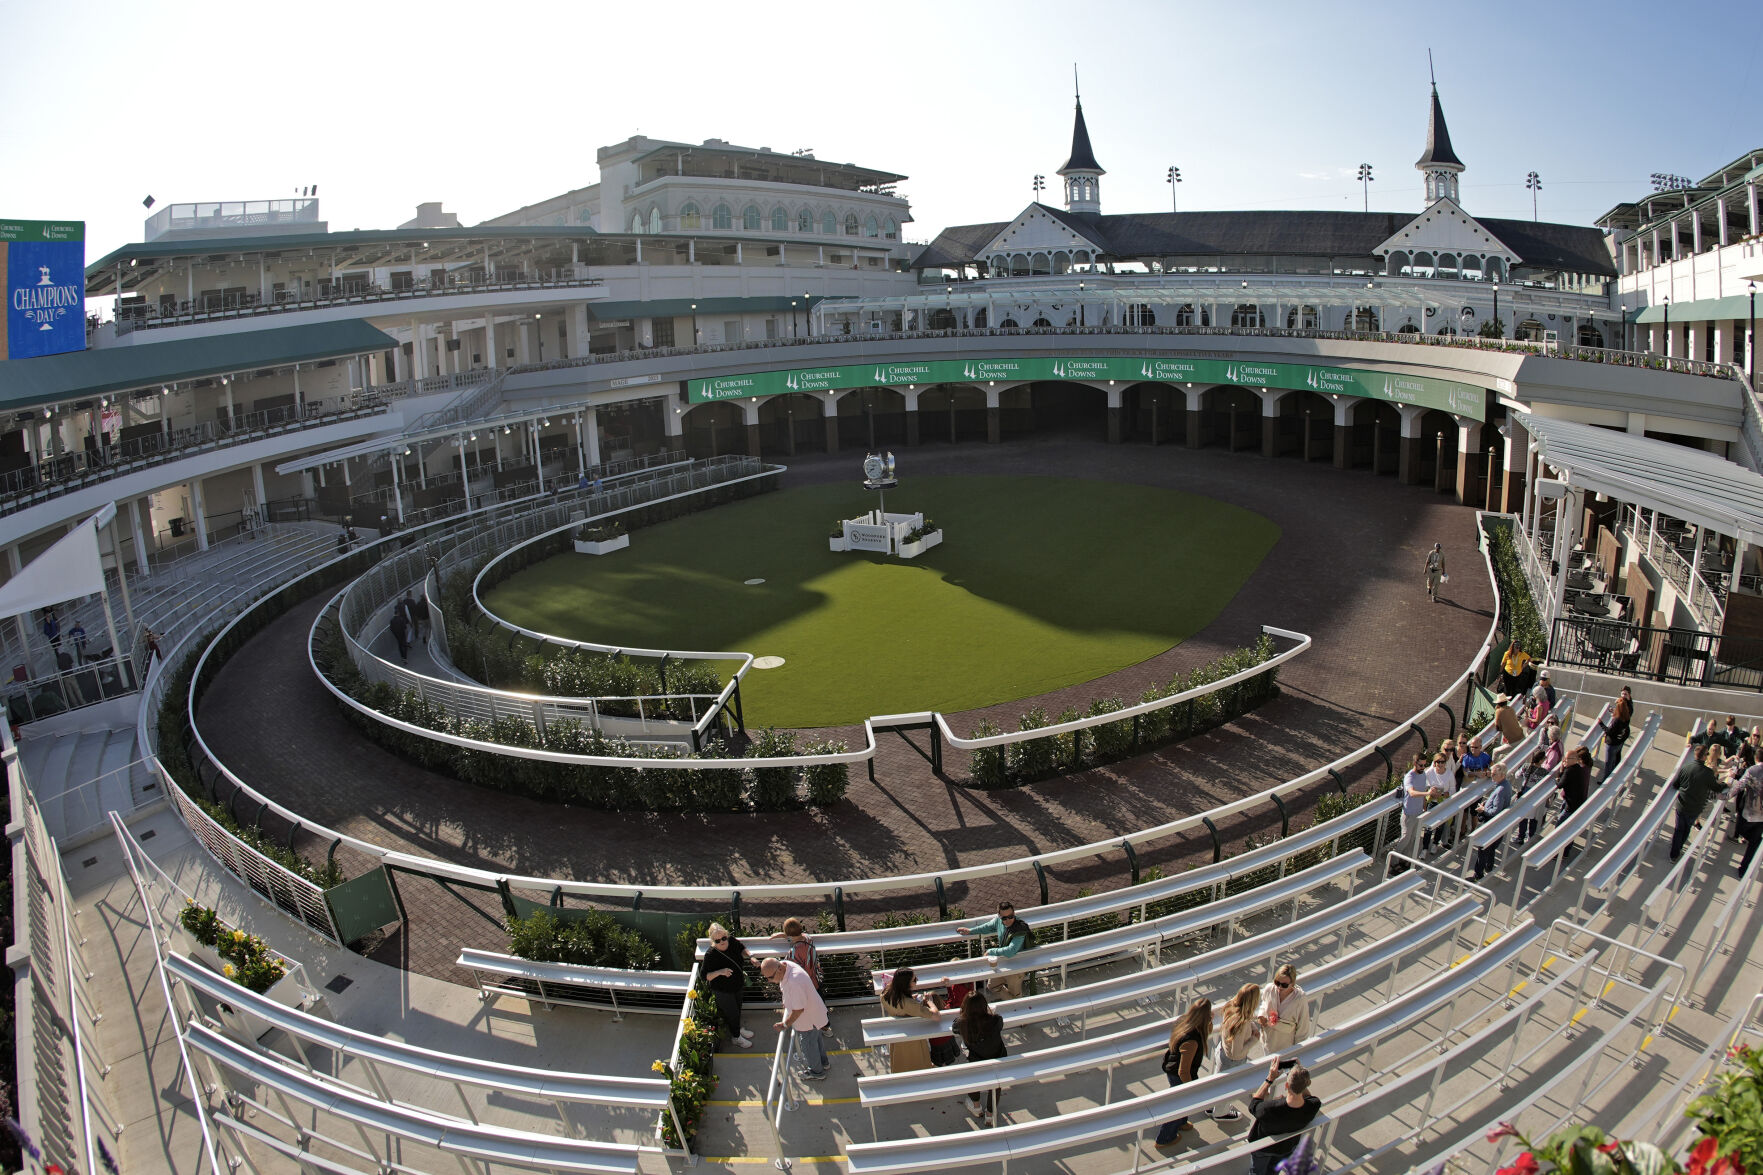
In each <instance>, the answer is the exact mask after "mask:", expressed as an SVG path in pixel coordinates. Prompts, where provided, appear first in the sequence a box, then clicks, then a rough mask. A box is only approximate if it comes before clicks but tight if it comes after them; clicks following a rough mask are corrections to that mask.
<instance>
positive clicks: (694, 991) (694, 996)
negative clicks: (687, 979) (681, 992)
mask: <svg viewBox="0 0 1763 1175" xmlns="http://www.w3.org/2000/svg"><path fill="white" fill-rule="evenodd" d="M686 998H687V999H689V1000H695V999H697V998H698V989H697V988H695V987H694V988H693V989H692V990H691V991H688V992H687V993H686Z"/></svg>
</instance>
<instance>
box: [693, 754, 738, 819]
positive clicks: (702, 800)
mask: <svg viewBox="0 0 1763 1175" xmlns="http://www.w3.org/2000/svg"><path fill="white" fill-rule="evenodd" d="M699 758H703V759H733V758H739V756H737V755H736V754H735V753H734V751H733V750H732V749H731V748H730V747H729V746H728V744H727V743H724V742H723V741H722V740H721V739H712V740H710V741H709V742H708V743H706V744H705V745H704V751H703V753H702V754H701V755H700V756H699ZM690 774H691V776H692V779H693V781H694V782H693V786H694V787H696V788H697V799H698V807H699V808H700V809H702V810H703V811H706V812H739V811H741V810H742V809H744V808H745V807H746V806H747V773H746V772H745V771H743V770H741V769H740V768H739V767H713V768H709V769H706V770H703V771H693V772H691V773H690Z"/></svg>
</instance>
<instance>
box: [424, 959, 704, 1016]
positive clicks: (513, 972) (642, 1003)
mask: <svg viewBox="0 0 1763 1175" xmlns="http://www.w3.org/2000/svg"><path fill="white" fill-rule="evenodd" d="M457 965H458V966H460V967H464V968H466V969H467V970H469V971H470V972H471V974H472V978H473V980H474V981H475V982H476V983H477V987H478V998H479V999H480V1000H487V999H489V997H490V996H491V995H512V996H519V997H520V998H521V999H524V1000H527V1001H529V1002H534V1003H542V1004H544V1005H545V1007H546V1008H547V1009H549V1008H550V1007H551V1005H552V1004H573V1005H576V1006H578V1007H583V1008H609V1009H611V1011H612V1014H613V1017H614V1019H619V1018H622V1016H623V1013H625V1012H658V1013H662V1014H665V1015H669V1016H672V1015H677V1014H678V1013H679V1010H680V1006H681V1004H682V1003H684V1001H685V998H686V992H688V991H690V990H691V987H692V973H691V972H690V971H623V970H620V969H618V968H616V967H583V966H580V965H578V964H575V963H535V962H533V961H532V960H531V959H521V958H517V957H516V956H514V955H499V954H496V953H495V952H493V951H479V950H472V949H470V948H467V949H465V950H462V951H460V952H459V958H458V960H457Z"/></svg>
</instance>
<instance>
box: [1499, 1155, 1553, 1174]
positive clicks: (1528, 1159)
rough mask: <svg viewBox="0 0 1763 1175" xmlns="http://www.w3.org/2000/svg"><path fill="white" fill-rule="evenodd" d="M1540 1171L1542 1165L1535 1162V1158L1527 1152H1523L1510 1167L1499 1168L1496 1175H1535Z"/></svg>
mask: <svg viewBox="0 0 1763 1175" xmlns="http://www.w3.org/2000/svg"><path fill="white" fill-rule="evenodd" d="M1542 1169H1543V1168H1542V1165H1541V1164H1539V1163H1538V1162H1537V1160H1536V1156H1535V1155H1533V1154H1531V1153H1530V1152H1529V1151H1525V1152H1524V1153H1523V1154H1521V1155H1519V1156H1518V1160H1517V1161H1516V1162H1514V1163H1513V1164H1512V1165H1511V1166H1510V1167H1501V1168H1500V1170H1499V1173H1498V1175H1537V1172H1538V1171H1541V1170H1542Z"/></svg>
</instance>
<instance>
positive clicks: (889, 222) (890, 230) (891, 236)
mask: <svg viewBox="0 0 1763 1175" xmlns="http://www.w3.org/2000/svg"><path fill="white" fill-rule="evenodd" d="M882 236H884V237H886V238H887V239H888V240H890V241H897V240H899V239H900V226H899V224H897V223H896V222H895V220H894V218H893V217H891V216H890V217H888V218H887V219H886V220H884V221H882Z"/></svg>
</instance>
